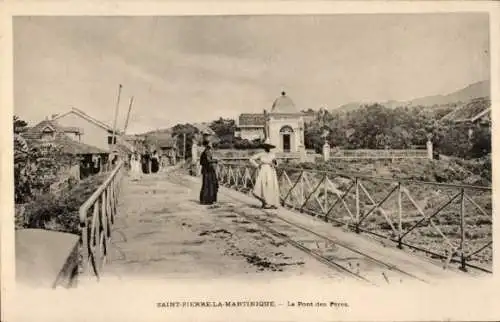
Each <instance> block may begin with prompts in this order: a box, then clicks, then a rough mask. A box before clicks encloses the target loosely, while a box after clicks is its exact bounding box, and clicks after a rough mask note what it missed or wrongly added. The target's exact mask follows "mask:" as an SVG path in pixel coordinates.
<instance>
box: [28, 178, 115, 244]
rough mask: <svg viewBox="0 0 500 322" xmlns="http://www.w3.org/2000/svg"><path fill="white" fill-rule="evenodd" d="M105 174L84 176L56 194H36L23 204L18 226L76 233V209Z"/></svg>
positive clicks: (77, 228) (97, 185)
mask: <svg viewBox="0 0 500 322" xmlns="http://www.w3.org/2000/svg"><path fill="white" fill-rule="evenodd" d="M107 175H108V174H99V175H96V176H92V177H89V178H86V179H84V180H82V181H80V182H79V183H78V184H77V185H76V186H74V187H73V188H71V189H68V190H63V191H60V192H59V193H58V194H53V193H45V194H41V195H39V196H37V197H36V198H35V199H34V200H33V201H31V202H30V203H28V204H26V205H25V211H24V216H23V217H24V218H23V220H22V221H23V224H22V225H18V228H41V229H47V230H55V231H60V232H67V233H74V234H76V233H78V231H79V218H78V209H79V208H80V206H81V205H82V204H83V203H84V202H85V201H86V200H87V199H88V198H89V197H90V196H91V195H92V193H94V191H96V190H97V188H98V187H99V186H100V185H101V184H102V183H103V182H104V180H105V179H106V177H107ZM19 221H20V220H18V222H19ZM19 226H21V227H19Z"/></svg>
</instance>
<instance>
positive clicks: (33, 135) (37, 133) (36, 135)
mask: <svg viewBox="0 0 500 322" xmlns="http://www.w3.org/2000/svg"><path fill="white" fill-rule="evenodd" d="M47 128H48V129H50V130H51V131H54V132H60V133H64V131H63V130H62V127H60V126H59V125H58V124H57V122H55V121H51V120H43V121H41V122H40V123H38V124H37V125H35V126H33V127H30V128H29V129H27V130H26V131H25V132H24V133H22V136H23V137H24V138H25V139H27V140H37V139H41V137H42V133H43V132H44V131H45V130H46V129H47Z"/></svg>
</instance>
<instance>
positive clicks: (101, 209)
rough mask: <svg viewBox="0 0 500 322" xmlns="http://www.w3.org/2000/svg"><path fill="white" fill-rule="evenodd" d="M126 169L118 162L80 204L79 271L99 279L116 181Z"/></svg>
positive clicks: (115, 200)
mask: <svg viewBox="0 0 500 322" xmlns="http://www.w3.org/2000/svg"><path fill="white" fill-rule="evenodd" d="M125 171H126V169H125V167H124V161H120V162H118V164H117V165H116V167H115V168H114V169H113V171H112V172H111V173H110V175H109V177H108V178H107V179H106V181H105V182H104V183H103V184H102V185H101V186H100V187H99V188H98V189H97V190H96V191H95V192H94V193H93V194H92V196H90V198H89V199H88V200H87V201H85V203H84V204H83V205H82V206H81V207H80V210H79V214H80V229H81V232H80V254H81V256H82V259H81V263H80V271H81V272H83V273H84V274H87V273H91V274H92V273H93V275H95V276H96V277H97V279H99V277H100V271H101V270H102V267H103V265H104V264H105V261H106V255H107V252H108V245H109V240H110V238H111V226H112V225H113V223H114V218H115V216H116V210H117V203H118V195H119V193H120V182H121V180H122V178H123V174H124V172H125Z"/></svg>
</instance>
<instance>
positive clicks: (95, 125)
mask: <svg viewBox="0 0 500 322" xmlns="http://www.w3.org/2000/svg"><path fill="white" fill-rule="evenodd" d="M52 120H54V121H57V123H58V124H60V125H61V126H63V127H65V128H68V129H71V128H78V129H80V130H81V131H82V132H81V135H80V136H81V137H80V138H79V140H80V142H82V143H85V144H88V145H92V146H95V147H97V148H99V149H103V150H106V151H108V152H111V146H112V143H113V142H112V137H113V128H112V127H110V126H109V125H107V124H106V123H104V122H101V121H99V120H97V119H95V118H93V117H91V116H90V115H88V114H86V113H85V112H83V111H82V110H80V109H77V108H74V107H73V108H72V109H71V110H70V111H69V112H67V113H64V114H61V115H55V116H53V118H52ZM83 133H84V135H83ZM122 134H123V133H122V132H121V131H118V130H117V132H116V136H115V143H116V144H117V145H118V146H119V147H117V149H118V150H120V151H122V150H123V151H124V152H125V151H126V152H127V153H130V152H132V151H133V150H134V147H133V145H132V144H130V143H128V142H126V141H125V140H124V139H122V138H121V136H122Z"/></svg>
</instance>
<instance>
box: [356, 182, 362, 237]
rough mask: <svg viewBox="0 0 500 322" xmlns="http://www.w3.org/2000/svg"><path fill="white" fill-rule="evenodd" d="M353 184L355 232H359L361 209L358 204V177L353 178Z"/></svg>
mask: <svg viewBox="0 0 500 322" xmlns="http://www.w3.org/2000/svg"><path fill="white" fill-rule="evenodd" d="M355 184H356V224H355V226H356V233H358V234H359V233H360V230H359V225H360V219H361V209H360V205H359V202H360V200H359V197H360V196H359V181H358V178H357V177H356V178H355Z"/></svg>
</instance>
